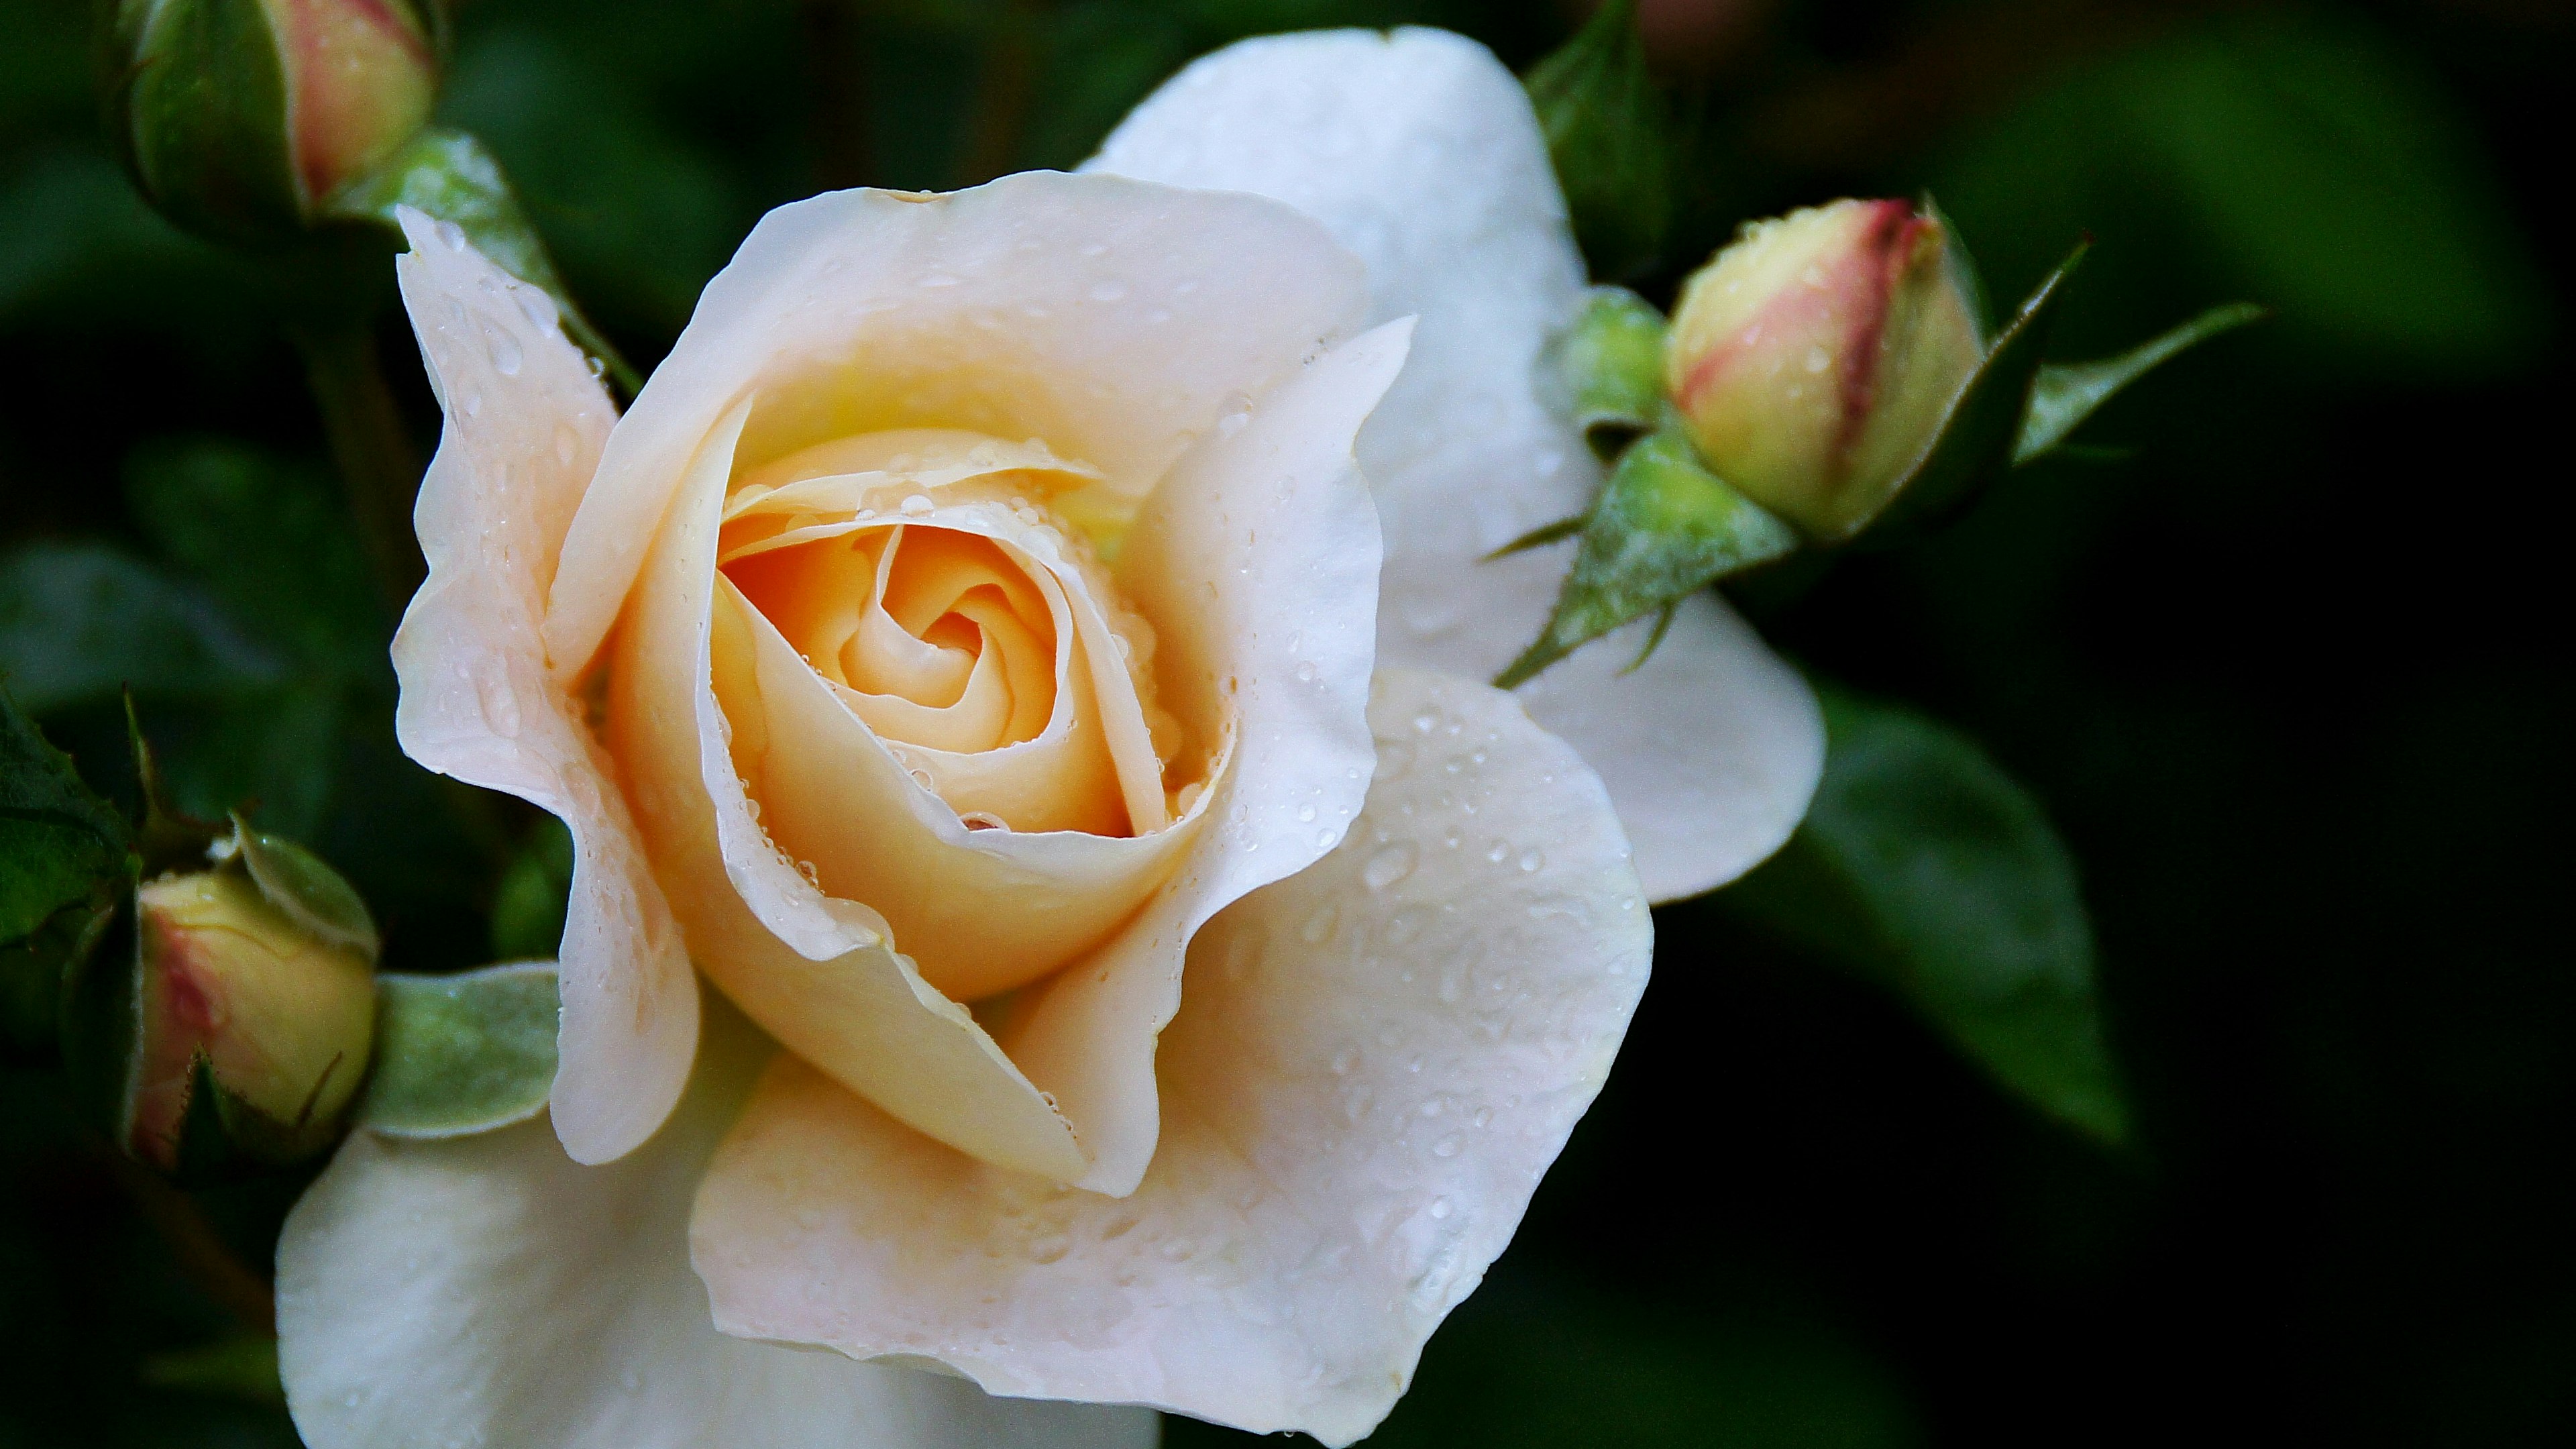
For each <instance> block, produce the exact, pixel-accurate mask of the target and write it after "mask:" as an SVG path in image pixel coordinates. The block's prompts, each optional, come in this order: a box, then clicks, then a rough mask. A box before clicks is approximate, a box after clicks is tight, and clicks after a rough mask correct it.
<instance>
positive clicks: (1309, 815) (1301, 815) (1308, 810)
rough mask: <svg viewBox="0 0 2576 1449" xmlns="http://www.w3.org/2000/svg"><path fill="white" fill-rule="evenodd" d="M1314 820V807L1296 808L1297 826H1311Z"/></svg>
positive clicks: (1302, 806)
mask: <svg viewBox="0 0 2576 1449" xmlns="http://www.w3.org/2000/svg"><path fill="white" fill-rule="evenodd" d="M1314 820H1315V807H1314V806H1312V805H1300V806H1298V807H1297V823H1298V824H1300V825H1311V824H1313V823H1314Z"/></svg>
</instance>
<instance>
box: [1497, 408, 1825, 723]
mask: <svg viewBox="0 0 2576 1449" xmlns="http://www.w3.org/2000/svg"><path fill="white" fill-rule="evenodd" d="M1797 547H1798V535H1797V533H1796V531H1795V530H1793V529H1791V528H1790V527H1789V525H1787V524H1786V523H1783V522H1781V521H1780V520H1779V519H1777V518H1774V517H1772V516H1771V515H1770V514H1769V513H1767V512H1765V511H1763V509H1762V508H1760V507H1759V506H1757V505H1756V504H1754V503H1753V502H1752V500H1750V499H1748V498H1746V497H1744V495H1742V494H1740V493H1738V492H1736V491H1735V490H1734V489H1732V488H1729V487H1728V486H1726V484H1725V483H1724V482H1723V481H1721V480H1720V479H1719V478H1718V477H1717V475H1715V474H1713V473H1711V472H1709V471H1708V470H1707V469H1706V468H1703V467H1701V466H1700V463H1699V458H1698V455H1697V454H1696V453H1694V452H1693V451H1692V450H1691V445H1690V443H1689V441H1688V440H1687V439H1685V438H1683V437H1682V436H1681V435H1680V434H1679V433H1677V432H1658V433H1653V434H1650V435H1648V436H1647V437H1645V438H1643V439H1640V440H1639V441H1638V442H1636V443H1635V444H1633V445H1632V446H1630V447H1629V449H1628V451H1626V452H1625V453H1622V454H1620V455H1619V462H1618V463H1617V465H1616V466H1614V467H1613V468H1611V470H1610V476H1609V478H1608V479H1607V480H1606V481H1604V482H1603V483H1602V485H1601V496H1600V497H1599V498H1598V499H1596V500H1594V502H1593V505H1592V511H1591V512H1590V513H1589V514H1587V515H1585V518H1584V524H1583V542H1582V543H1581V545H1580V546H1578V547H1577V549H1576V550H1575V555H1574V567H1573V568H1572V569H1571V570H1569V571H1568V572H1567V573H1566V576H1565V583H1564V586H1563V587H1562V588H1561V589H1560V590H1559V591H1558V593H1557V596H1556V609H1555V611H1554V612H1553V613H1551V614H1550V615H1549V616H1548V621H1547V627H1546V628H1545V629H1544V630H1543V631H1541V632H1540V634H1539V637H1538V639H1537V641H1536V642H1534V643H1532V644H1531V645H1530V647H1529V648H1528V649H1527V650H1526V651H1524V652H1523V653H1522V655H1521V657H1520V658H1518V659H1516V660H1514V661H1512V665H1511V667H1510V668H1509V669H1506V670H1504V671H1503V672H1502V673H1501V674H1500V675H1499V676H1497V677H1496V678H1495V680H1494V683H1495V685H1496V686H1497V687H1498V688H1502V689H1509V688H1511V687H1513V686H1514V685H1517V684H1519V683H1521V682H1522V681H1523V680H1526V679H1528V678H1530V677H1531V676H1532V675H1535V674H1537V673H1538V672H1539V671H1540V670H1542V669H1545V668H1546V667H1548V666H1549V665H1551V664H1553V663H1555V662H1556V661H1558V660H1559V659H1562V658H1564V657H1565V656H1566V655H1568V654H1571V653H1573V652H1574V651H1575V649H1576V648H1578V647H1579V646H1581V645H1583V644H1584V643H1586V642H1588V641H1590V640H1593V639H1597V638H1599V637H1601V636H1602V635H1604V634H1607V633H1609V632H1610V631H1611V630H1613V629H1616V628H1618V627H1619V626H1620V625H1622V624H1625V623H1627V622H1628V621H1629V620H1631V619H1635V618H1639V617H1641V616H1643V615H1646V614H1650V613H1653V612H1654V611H1655V610H1657V609H1660V608H1663V607H1664V606H1666V605H1668V604H1671V603H1673V602H1674V601H1676V600H1678V599H1681V598H1684V597H1686V596H1687V595H1689V594H1691V593H1692V592H1694V591H1696V590H1698V589H1700V588H1703V587H1705V586H1706V585H1707V584H1708V583H1709V582H1710V581H1711V580H1714V579H1719V578H1723V577H1725V576H1726V575H1728V574H1731V573H1735V572H1738V571H1740V570H1743V569H1748V568H1751V567H1753V566H1754V565H1756V564H1763V563H1769V562H1770V561H1772V560H1773V559H1777V558H1782V557H1785V556H1786V555H1788V554H1789V553H1791V552H1792V551H1794V550H1795V549H1796V548H1797ZM1650 647H1651V646H1650Z"/></svg>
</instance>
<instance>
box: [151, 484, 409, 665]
mask: <svg viewBox="0 0 2576 1449" xmlns="http://www.w3.org/2000/svg"><path fill="white" fill-rule="evenodd" d="M126 501H127V504H128V506H129V507H130V508H131V509H132V511H133V515H134V519H135V522H136V523H138V524H140V525H141V526H142V528H143V530H144V532H145V533H146V534H148V535H149V536H150V537H151V539H152V541H153V542H154V543H155V544H157V545H159V546H160V549H161V552H162V553H163V555H164V556H166V557H167V558H168V559H169V560H170V561H171V562H172V563H174V564H176V565H178V566H179V567H181V568H183V569H185V570H187V571H189V572H190V573H192V574H194V575H196V576H197V577H198V578H199V579H201V580H203V581H204V583H205V585H206V587H207V588H208V589H209V590H210V591H211V592H213V594H214V595H215V597H216V598H217V599H218V600H220V601H221V602H222V604H223V606H224V609H225V611H226V612H227V613H228V614H229V615H230V616H231V618H232V619H233V620H234V621H235V622H237V623H238V624H240V625H241V626H242V627H244V628H245V629H248V630H250V631H252V632H253V633H255V634H256V635H258V636H259V637H260V638H261V639H263V640H266V641H268V642H271V643H274V644H275V645H277V646H278V647H279V648H281V649H283V650H285V651H287V652H288V653H289V654H291V655H292V656H293V657H294V658H295V659H296V660H297V662H298V663H299V664H300V665H302V666H303V668H304V669H305V670H306V671H307V672H309V673H314V674H321V675H325V676H332V677H373V676H375V675H377V674H379V673H381V672H382V670H383V669H384V668H385V658H384V649H385V639H386V636H387V630H386V626H385V617H384V610H383V608H382V607H381V606H380V605H379V604H378V603H377V602H376V597H375V594H374V591H373V589H372V587H371V586H370V585H369V583H368V581H367V570H366V561H365V559H364V558H363V557H362V556H361V555H360V553H359V551H358V546H357V542H356V539H355V536H354V534H353V533H352V531H351V528H350V523H349V516H348V511H347V509H346V508H345V507H343V506H342V504H341V502H340V499H339V497H338V495H337V494H336V493H335V492H334V491H333V490H332V489H331V488H330V486H329V485H328V484H326V483H325V482H324V481H323V480H322V478H321V477H320V475H319V474H318V473H317V472H316V471H315V470H313V469H310V468H306V467H302V466H299V465H297V464H294V463H290V462H287V461H286V460H284V459H281V458H277V457H275V456H273V455H271V454H268V453H265V452H262V451H260V450H258V449H254V448H250V447H247V446H244V445H242V444H239V443H234V442H230V441H226V440H223V439H214V438H207V439H193V440H186V441H176V442H161V443H154V444H147V445H145V446H144V447H141V448H137V449H136V450H135V451H134V453H133V455H132V456H131V457H130V458H129V459H128V460H127V463H126Z"/></svg>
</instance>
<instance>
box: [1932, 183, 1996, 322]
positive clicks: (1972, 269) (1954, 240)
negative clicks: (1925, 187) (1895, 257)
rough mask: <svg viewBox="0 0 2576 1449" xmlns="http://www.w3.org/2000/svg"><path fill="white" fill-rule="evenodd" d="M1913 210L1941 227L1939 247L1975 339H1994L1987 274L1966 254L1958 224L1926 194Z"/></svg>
mask: <svg viewBox="0 0 2576 1449" xmlns="http://www.w3.org/2000/svg"><path fill="white" fill-rule="evenodd" d="M1914 209H1915V210H1916V211H1919V212H1921V213H1922V214H1923V215H1925V216H1928V217H1930V218H1931V219H1932V220H1933V221H1934V222H1936V223H1938V224H1939V225H1940V228H1941V245H1942V250H1943V251H1944V252H1945V253H1946V254H1947V256H1948V259H1949V265H1950V275H1951V277H1952V278H1953V279H1955V280H1956V281H1957V282H1958V284H1959V291H1960V294H1961V295H1963V296H1965V297H1966V298H1967V299H1968V316H1969V317H1970V318H1971V319H1973V320H1974V321H1975V322H1976V324H1977V336H1978V337H1980V338H1989V337H1992V336H1994V335H1995V302H1994V298H1993V297H1992V296H1991V295H1989V294H1988V293H1987V291H1986V274H1985V272H1984V271H1983V270H1981V269H1980V268H1979V267H1978V266H1977V259H1976V257H1975V256H1973V255H1971V254H1970V253H1969V251H1968V239H1967V238H1966V237H1964V236H1962V235H1960V233H1959V224H1958V223H1957V222H1955V221H1952V220H1951V219H1950V213H1948V212H1946V211H1943V210H1942V209H1941V203H1940V202H1939V201H1937V200H1935V199H1934V198H1933V196H1932V193H1931V192H1929V191H1926V192H1924V193H1923V195H1922V196H1921V197H1920V198H1919V199H1918V200H1917V202H1916V205H1915V208H1914Z"/></svg>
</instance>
